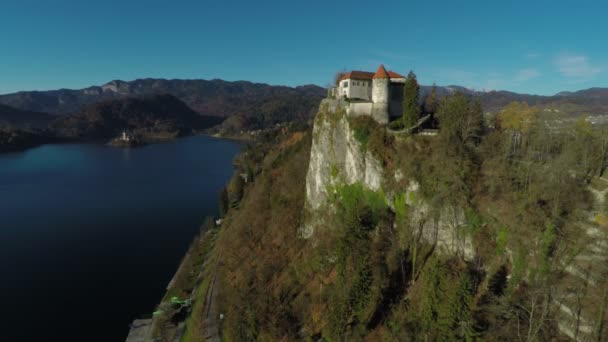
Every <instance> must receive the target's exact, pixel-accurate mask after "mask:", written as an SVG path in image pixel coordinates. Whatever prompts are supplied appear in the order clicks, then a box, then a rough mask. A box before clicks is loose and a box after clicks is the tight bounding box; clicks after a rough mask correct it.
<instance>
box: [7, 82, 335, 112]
mask: <svg viewBox="0 0 608 342" xmlns="http://www.w3.org/2000/svg"><path fill="white" fill-rule="evenodd" d="M159 94H170V95H173V96H175V97H177V98H178V99H180V100H181V101H183V102H184V103H186V104H187V105H188V106H189V107H190V108H192V109H193V110H194V111H196V112H198V113H199V114H201V115H209V116H219V117H228V116H230V115H232V114H235V113H238V112H242V111H244V110H246V109H247V108H249V107H251V106H253V105H255V104H258V103H263V102H265V101H269V100H271V99H275V98H285V97H290V96H303V97H314V98H316V99H317V100H319V99H320V98H322V97H323V96H324V95H325V90H324V89H323V88H321V87H318V86H314V85H309V86H301V87H296V88H291V87H285V86H271V85H267V84H261V83H252V82H246V81H237V82H228V81H223V80H217V79H216V80H210V81H208V80H166V79H153V78H146V79H138V80H134V81H129V82H125V81H121V80H115V81H111V82H109V83H106V84H104V85H102V86H92V87H88V88H84V89H78V90H72V89H59V90H51V91H22V92H18V93H13V94H6V95H0V104H6V105H9V106H12V107H15V108H19V109H22V110H28V111H39V112H46V113H51V114H54V115H63V114H69V113H75V112H79V111H81V110H82V109H84V108H85V107H86V106H87V105H90V104H93V103H96V102H100V101H105V100H110V99H117V98H128V97H141V96H150V95H159Z"/></svg>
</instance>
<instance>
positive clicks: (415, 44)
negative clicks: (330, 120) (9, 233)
mask: <svg viewBox="0 0 608 342" xmlns="http://www.w3.org/2000/svg"><path fill="white" fill-rule="evenodd" d="M607 13H608V3H606V2H601V1H593V2H586V1H561V0H558V1H555V0H553V1H519V0H512V1H491V0H486V1H477V0H460V1H439V0H437V1H426V0H425V1H406V0H402V1H360V2H359V1H337V0H332V1H313V0H308V1H303V0H301V1H290V0H281V1H277V0H269V1H265V0H256V1H253V0H247V1H245V0H241V1H235V0H218V1H208V0H188V1H186V0H171V1H170V0H163V1H159V0H146V1H143V0H122V1H116V0H104V1H85V0H78V1H75V0H74V1H71V0H54V1H53V0H39V1H32V0H2V2H1V3H0V41H1V42H2V49H0V94H2V93H9V92H14V91H19V90H46V89H57V88H83V87H86V86H89V85H100V84H104V83H106V82H108V81H110V80H113V79H122V80H132V79H136V78H144V77H159V78H160V77H162V78H188V79H195V78H202V79H212V78H222V79H226V80H249V81H254V82H263V83H270V84H281V85H290V86H295V85H303V84H311V83H313V84H318V85H326V84H327V83H328V82H329V81H330V80H331V78H332V75H333V74H334V73H335V72H336V71H338V70H341V69H348V70H351V69H357V70H375V69H376V68H377V66H378V65H379V64H380V63H384V64H385V65H386V66H387V68H389V69H392V70H394V71H397V72H401V73H407V72H408V71H409V70H410V69H411V70H414V72H415V73H416V74H417V75H418V79H419V80H420V82H421V83H423V84H431V83H433V82H436V83H437V84H439V85H449V84H457V85H462V86H466V87H470V88H474V89H479V90H483V89H486V90H491V89H506V90H512V91H516V92H526V93H534V94H554V93H556V92H558V91H562V90H577V89H583V88H588V87H592V86H598V87H608V43H607V42H608V21H607V20H606V15H607Z"/></svg>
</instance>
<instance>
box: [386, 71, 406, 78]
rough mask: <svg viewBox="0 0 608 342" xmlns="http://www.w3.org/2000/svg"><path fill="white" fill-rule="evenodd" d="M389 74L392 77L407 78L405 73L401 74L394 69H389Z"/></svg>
mask: <svg viewBox="0 0 608 342" xmlns="http://www.w3.org/2000/svg"><path fill="white" fill-rule="evenodd" d="M388 75H389V76H390V77H391V78H405V76H403V75H401V74H398V73H396V72H394V71H389V72H388Z"/></svg>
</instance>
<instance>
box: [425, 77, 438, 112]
mask: <svg viewBox="0 0 608 342" xmlns="http://www.w3.org/2000/svg"><path fill="white" fill-rule="evenodd" d="M438 108H439V100H438V99H437V86H436V85H435V84H434V83H433V88H431V93H430V94H429V96H427V97H426V100H425V101H424V111H425V112H426V113H427V114H431V115H434V114H435V113H436V112H437V109H438Z"/></svg>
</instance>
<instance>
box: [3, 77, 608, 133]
mask: <svg viewBox="0 0 608 342" xmlns="http://www.w3.org/2000/svg"><path fill="white" fill-rule="evenodd" d="M431 88H432V87H431V86H421V88H420V99H421V101H423V100H424V98H425V97H426V96H427V95H428V94H429V93H430V91H431ZM455 92H461V93H465V94H468V95H470V96H476V97H479V99H480V101H481V104H482V106H483V108H484V110H485V111H486V112H491V113H496V112H498V111H500V110H501V109H502V108H503V107H504V106H506V105H507V104H509V103H511V102H513V101H520V102H526V103H528V104H530V105H535V106H540V107H541V108H543V109H546V110H547V111H548V112H550V113H552V114H553V115H556V116H561V117H576V116H578V115H581V114H591V115H600V116H605V115H608V88H589V89H584V90H580V91H576V92H560V93H558V94H556V95H553V96H543V95H530V94H519V93H514V92H510V91H504V90H500V91H475V90H471V89H468V88H465V87H462V86H458V85H449V86H437V94H438V95H439V96H440V97H443V96H446V95H449V94H453V93H455ZM161 94H170V95H172V96H174V97H176V98H177V99H179V100H181V101H183V102H184V103H185V104H186V105H187V106H188V107H190V108H191V109H192V110H194V111H195V112H197V113H198V114H200V115H203V116H216V117H220V118H228V120H226V121H225V122H224V123H223V124H222V125H221V126H219V127H218V130H217V132H220V133H221V134H226V135H233V134H239V133H240V132H246V131H248V130H257V129H265V128H268V127H270V126H272V125H275V124H277V123H282V122H289V121H294V120H295V121H307V120H309V119H310V118H311V117H312V115H314V112H315V111H316V109H317V107H318V104H319V101H320V100H321V99H322V98H323V97H325V96H326V90H325V89H324V88H322V87H319V86H316V85H305V86H300V87H287V86H272V85H268V84H262V83H253V82H248V81H235V82H229V81H223V80H219V79H214V80H179V79H172V80H167V79H154V78H146V79H137V80H134V81H128V82H127V81H121V80H114V81H111V82H108V83H106V84H104V85H102V86H92V87H88V88H84V89H78V90H70V89H59V90H50V91H22V92H18V93H13V94H6V95H0V104H4V105H8V106H11V107H14V108H16V109H18V110H21V111H25V112H29V113H32V112H37V113H50V114H53V115H66V114H73V113H79V112H81V111H83V110H84V109H85V108H87V107H88V106H90V105H93V104H95V103H99V102H103V101H109V100H115V99H123V98H138V97H139V98H141V97H149V96H153V95H161ZM22 116H23V117H24V118H26V117H28V118H31V115H28V114H23V115H22ZM11 120H12V121H13V122H15V120H16V119H15V117H14V115H13V117H12V118H11ZM44 120H45V119H44V118H43V116H39V118H37V119H33V121H36V122H37V124H40V123H41V122H43V121H44ZM2 121H3V117H2V116H1V115H0V122H2ZM4 121H7V120H6V119H5V120H4ZM17 121H23V122H27V121H28V120H26V119H24V120H19V119H17Z"/></svg>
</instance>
